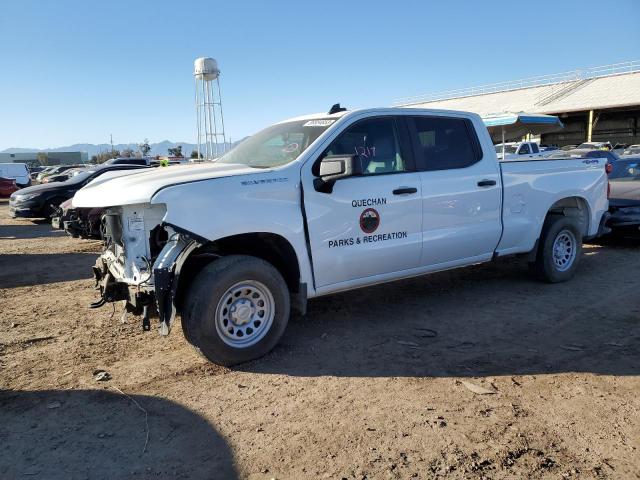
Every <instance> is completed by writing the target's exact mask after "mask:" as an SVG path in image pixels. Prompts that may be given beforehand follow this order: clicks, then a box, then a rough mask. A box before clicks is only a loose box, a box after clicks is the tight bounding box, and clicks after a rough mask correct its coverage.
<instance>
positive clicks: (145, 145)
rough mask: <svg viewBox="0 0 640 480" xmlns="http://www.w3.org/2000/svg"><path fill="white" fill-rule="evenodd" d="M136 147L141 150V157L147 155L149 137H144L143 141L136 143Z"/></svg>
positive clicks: (149, 147) (149, 148) (149, 146)
mask: <svg viewBox="0 0 640 480" xmlns="http://www.w3.org/2000/svg"><path fill="white" fill-rule="evenodd" d="M138 148H139V149H140V151H141V152H142V156H143V157H146V156H148V155H149V152H150V151H151V145H149V139H148V138H145V139H144V141H143V142H142V143H140V144H139V145H138Z"/></svg>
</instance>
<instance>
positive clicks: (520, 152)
mask: <svg viewBox="0 0 640 480" xmlns="http://www.w3.org/2000/svg"><path fill="white" fill-rule="evenodd" d="M503 149H504V159H503V158H502V152H503ZM495 150H496V155H497V156H498V160H529V159H531V160H533V159H535V158H542V157H544V154H543V153H542V152H541V151H540V148H539V147H538V144H537V143H536V142H510V143H505V144H504V145H503V144H502V143H499V144H497V145H496V146H495Z"/></svg>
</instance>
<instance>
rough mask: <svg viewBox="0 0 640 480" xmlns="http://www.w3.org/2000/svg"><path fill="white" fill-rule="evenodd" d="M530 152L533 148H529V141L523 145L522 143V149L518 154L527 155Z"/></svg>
mask: <svg viewBox="0 0 640 480" xmlns="http://www.w3.org/2000/svg"><path fill="white" fill-rule="evenodd" d="M529 153H531V150H529V144H528V143H523V144H522V145H520V151H519V152H518V155H527V154H529Z"/></svg>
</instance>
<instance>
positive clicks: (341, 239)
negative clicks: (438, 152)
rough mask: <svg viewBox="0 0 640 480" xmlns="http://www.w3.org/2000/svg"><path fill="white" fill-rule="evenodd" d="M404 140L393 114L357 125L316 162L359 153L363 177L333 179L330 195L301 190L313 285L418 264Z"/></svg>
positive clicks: (416, 189) (418, 216)
mask: <svg viewBox="0 0 640 480" xmlns="http://www.w3.org/2000/svg"><path fill="white" fill-rule="evenodd" d="M401 138H408V136H404V135H401V136H399V135H398V121H397V120H396V119H395V118H394V117H390V116H387V117H375V118H369V119H364V120H360V121H358V122H356V123H354V124H353V125H351V126H349V127H347V129H346V130H345V131H344V132H342V133H341V134H340V135H339V136H338V137H337V138H336V139H335V140H334V141H333V142H332V143H331V144H330V145H329V147H328V148H327V149H326V150H325V151H324V152H323V154H322V155H321V157H320V158H319V159H318V161H319V160H320V159H321V158H323V157H324V156H325V155H357V156H359V158H360V160H361V162H362V165H363V170H364V174H363V175H359V176H354V177H350V178H346V179H342V180H338V181H337V182H336V183H335V185H334V186H333V190H332V191H331V192H330V193H323V192H318V191H316V190H315V189H313V187H311V186H308V187H305V192H304V202H305V212H306V216H307V224H308V228H309V238H310V242H311V251H312V260H313V267H314V276H315V284H316V288H319V287H326V286H329V285H335V284H341V283H343V282H349V281H353V280H358V279H366V278H367V277H373V276H376V275H381V274H390V273H393V272H398V271H401V270H407V269H410V268H414V267H417V266H418V265H419V262H420V254H421V248H422V202H421V192H422V188H421V185H420V175H419V173H417V172H415V170H414V165H413V162H412V157H411V156H410V155H409V154H408V151H409V149H408V148H407V147H408V145H405V144H404V142H403V141H401V140H400V139H401ZM317 164H318V162H316V165H317ZM372 280H375V279H372ZM346 286H347V285H345V287H346ZM338 287H339V286H338Z"/></svg>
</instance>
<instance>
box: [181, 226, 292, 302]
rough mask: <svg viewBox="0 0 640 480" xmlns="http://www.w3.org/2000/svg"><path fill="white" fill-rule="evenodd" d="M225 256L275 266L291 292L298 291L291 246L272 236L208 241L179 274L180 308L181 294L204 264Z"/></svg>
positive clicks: (254, 235)
mask: <svg viewBox="0 0 640 480" xmlns="http://www.w3.org/2000/svg"><path fill="white" fill-rule="evenodd" d="M228 255H251V256H253V257H258V258H261V259H263V260H265V261H267V262H269V263H270V264H271V265H273V266H274V267H276V268H277V269H278V271H279V272H280V273H281V274H282V277H283V278H284V280H285V282H287V287H288V288H289V291H290V292H292V293H298V291H299V290H300V266H299V264H298V257H297V255H296V252H295V250H294V249H293V247H292V246H291V244H290V243H289V242H288V241H287V240H286V239H285V238H284V237H282V236H280V235H276V234H274V233H266V232H259V233H245V234H240V235H232V236H230V237H225V238H221V239H218V240H215V241H213V242H209V243H207V244H205V245H203V246H202V247H200V248H198V249H196V250H194V251H193V253H192V254H191V255H190V256H189V258H188V259H187V260H186V262H185V264H184V265H183V266H182V270H181V272H180V280H179V282H180V283H179V285H178V290H177V292H176V299H175V301H176V305H181V303H182V298H183V296H184V292H185V291H186V290H187V288H188V286H189V284H190V283H191V281H192V280H193V279H194V278H195V276H196V275H197V274H198V273H199V272H200V270H202V269H203V268H204V267H205V266H206V265H208V264H209V263H211V262H213V261H215V260H216V259H218V258H220V257H224V256H228Z"/></svg>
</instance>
